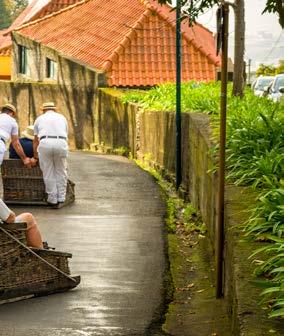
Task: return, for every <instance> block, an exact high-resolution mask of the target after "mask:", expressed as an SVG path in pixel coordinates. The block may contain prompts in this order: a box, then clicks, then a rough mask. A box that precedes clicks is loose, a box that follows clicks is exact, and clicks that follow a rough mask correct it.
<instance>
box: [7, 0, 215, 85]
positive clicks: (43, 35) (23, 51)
mask: <svg viewBox="0 0 284 336" xmlns="http://www.w3.org/2000/svg"><path fill="white" fill-rule="evenodd" d="M12 41H13V53H12V54H13V55H12V79H13V80H32V81H39V82H42V81H45V82H46V81H48V82H54V83H59V84H60V83H65V84H66V83H70V84H71V83H72V84H76V85H81V84H82V85H83V82H82V80H84V76H83V77H80V75H78V74H75V73H74V69H73V66H74V67H76V66H77V68H78V67H79V68H80V69H81V72H82V73H85V72H89V71H93V72H94V73H95V74H96V75H95V78H96V83H97V84H98V85H106V86H118V87H147V86H153V85H156V84H160V83H165V82H173V81H175V13H174V12H172V11H171V8H170V7H169V6H160V5H159V4H158V2H157V1H155V0H133V1H129V0H120V1H119V2H118V1H117V0H109V1H104V0H84V1H80V2H76V3H75V4H73V5H70V6H68V7H65V8H63V9H61V10H59V11H57V12H54V13H51V14H49V15H46V16H44V17H40V18H39V19H37V20H35V21H31V22H28V23H26V24H24V25H22V26H20V27H18V28H16V29H15V30H14V31H13V32H12ZM182 54H183V63H182V80H183V81H188V80H197V81H210V80H215V77H216V68H217V66H218V65H220V60H219V57H217V56H216V55H215V42H214V38H213V35H212V33H211V32H210V31H209V30H208V29H206V28H205V27H203V26H202V25H200V24H195V25H193V26H192V27H189V26H188V23H186V22H183V23H182ZM71 64H73V66H71ZM74 76H75V77H74ZM77 77H78V78H77ZM75 78H77V79H78V80H76V81H75V80H74V79H75Z"/></svg>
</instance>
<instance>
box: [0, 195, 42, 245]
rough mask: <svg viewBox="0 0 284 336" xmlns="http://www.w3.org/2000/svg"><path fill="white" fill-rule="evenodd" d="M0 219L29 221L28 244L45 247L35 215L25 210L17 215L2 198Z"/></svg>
mask: <svg viewBox="0 0 284 336" xmlns="http://www.w3.org/2000/svg"><path fill="white" fill-rule="evenodd" d="M0 219H1V220H2V221H4V222H6V223H9V224H10V223H20V222H24V223H27V231H26V238H27V245H28V246H30V247H36V248H43V244H42V239H41V234H40V232H39V230H38V226H37V223H36V220H35V218H34V216H33V215H32V214H31V213H29V212H25V213H22V214H20V215H18V216H17V217H16V215H15V213H14V212H13V211H12V210H10V209H9V208H8V207H7V205H6V204H5V203H4V202H3V201H2V200H1V199H0Z"/></svg>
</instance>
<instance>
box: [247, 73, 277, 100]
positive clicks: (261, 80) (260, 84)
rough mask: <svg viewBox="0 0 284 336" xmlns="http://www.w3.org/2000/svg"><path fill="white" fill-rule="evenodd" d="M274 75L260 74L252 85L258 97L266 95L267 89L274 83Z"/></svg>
mask: <svg viewBox="0 0 284 336" xmlns="http://www.w3.org/2000/svg"><path fill="white" fill-rule="evenodd" d="M273 79H274V77H273V76H259V77H258V78H257V79H256V80H255V82H254V83H253V85H252V89H253V93H254V95H256V96H258V97H263V96H265V89H267V88H268V86H269V85H270V84H271V83H272V81H273Z"/></svg>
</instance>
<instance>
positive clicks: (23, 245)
mask: <svg viewBox="0 0 284 336" xmlns="http://www.w3.org/2000/svg"><path fill="white" fill-rule="evenodd" d="M0 230H1V231H3V232H4V233H5V234H6V235H7V236H9V237H10V238H11V239H13V240H15V241H16V242H17V243H18V244H19V245H21V246H22V247H23V248H25V249H26V250H28V251H29V252H30V253H32V254H33V255H34V256H36V257H37V258H38V259H40V260H41V261H43V262H44V263H45V264H47V265H48V266H50V267H51V268H53V269H54V270H56V271H57V272H59V273H61V274H62V275H64V276H65V277H66V278H68V279H70V280H72V281H74V282H77V280H76V279H74V278H72V277H71V276H70V275H68V274H66V273H65V272H63V271H61V269H59V268H57V267H56V266H54V265H52V264H51V263H49V262H48V261H47V260H45V259H44V258H42V257H41V256H39V255H38V254H37V253H35V252H34V251H33V250H32V249H31V248H29V247H28V246H27V245H25V244H23V243H22V242H21V241H19V240H18V239H17V238H16V237H14V236H13V235H11V234H10V233H9V232H7V231H6V230H5V229H3V228H2V227H1V225H0Z"/></svg>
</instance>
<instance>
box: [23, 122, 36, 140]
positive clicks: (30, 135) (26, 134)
mask: <svg viewBox="0 0 284 336" xmlns="http://www.w3.org/2000/svg"><path fill="white" fill-rule="evenodd" d="M22 137H23V138H27V139H30V140H33V139H34V137H35V136H34V127H33V126H32V125H30V126H28V127H27V128H26V129H25V130H24V131H23V132H22Z"/></svg>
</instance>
